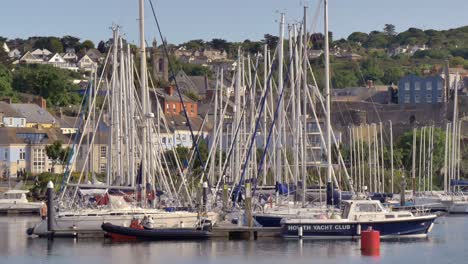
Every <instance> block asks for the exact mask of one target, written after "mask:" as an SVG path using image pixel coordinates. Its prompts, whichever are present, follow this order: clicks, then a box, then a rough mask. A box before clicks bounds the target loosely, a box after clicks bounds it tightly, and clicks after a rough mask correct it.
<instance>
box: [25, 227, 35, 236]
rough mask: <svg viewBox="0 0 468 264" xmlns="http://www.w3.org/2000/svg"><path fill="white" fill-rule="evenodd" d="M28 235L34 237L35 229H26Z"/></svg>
mask: <svg viewBox="0 0 468 264" xmlns="http://www.w3.org/2000/svg"><path fill="white" fill-rule="evenodd" d="M26 234H27V235H28V236H32V235H33V234H34V227H30V228H28V229H26Z"/></svg>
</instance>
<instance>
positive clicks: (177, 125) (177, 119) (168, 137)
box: [153, 114, 211, 150]
mask: <svg viewBox="0 0 468 264" xmlns="http://www.w3.org/2000/svg"><path fill="white" fill-rule="evenodd" d="M165 118H166V121H167V126H168V128H169V131H167V130H165V127H164V128H161V131H163V132H161V133H160V134H159V136H158V135H157V134H155V135H154V141H153V142H159V143H160V144H161V145H160V146H161V147H162V148H163V149H166V150H168V149H173V148H175V147H186V148H192V147H193V146H194V141H193V140H192V134H191V133H190V129H189V127H188V124H187V119H186V118H185V117H184V116H183V115H178V114H166V115H165ZM189 120H190V125H191V127H192V131H193V134H194V136H195V137H199V136H201V137H202V138H203V139H205V140H208V138H209V137H208V136H209V131H210V129H211V127H210V126H209V125H208V124H206V122H205V124H204V123H203V119H202V118H201V117H199V116H196V117H190V118H189ZM202 126H203V128H202Z"/></svg>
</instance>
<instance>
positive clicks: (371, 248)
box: [361, 227, 380, 256]
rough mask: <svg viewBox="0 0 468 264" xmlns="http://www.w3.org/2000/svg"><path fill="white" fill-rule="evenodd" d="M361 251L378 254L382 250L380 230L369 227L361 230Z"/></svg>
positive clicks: (373, 254) (366, 253)
mask: <svg viewBox="0 0 468 264" xmlns="http://www.w3.org/2000/svg"><path fill="white" fill-rule="evenodd" d="M361 251H362V252H363V254H365V255H372V256H375V255H378V254H379V251H380V232H379V231H377V230H372V227H369V228H368V229H367V230H364V231H361Z"/></svg>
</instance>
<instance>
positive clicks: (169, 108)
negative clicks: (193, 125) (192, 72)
mask: <svg viewBox="0 0 468 264" xmlns="http://www.w3.org/2000/svg"><path fill="white" fill-rule="evenodd" d="M156 93H157V95H158V100H159V102H160V104H161V106H162V107H163V111H164V114H172V115H183V114H184V113H183V111H184V110H183V108H182V103H181V102H180V98H179V95H178V94H177V90H176V88H175V87H173V86H168V87H166V88H164V89H156ZM182 100H183V101H184V104H185V109H186V111H187V115H188V116H189V117H197V116H198V103H197V102H196V101H194V100H192V99H190V98H188V97H187V96H185V95H182Z"/></svg>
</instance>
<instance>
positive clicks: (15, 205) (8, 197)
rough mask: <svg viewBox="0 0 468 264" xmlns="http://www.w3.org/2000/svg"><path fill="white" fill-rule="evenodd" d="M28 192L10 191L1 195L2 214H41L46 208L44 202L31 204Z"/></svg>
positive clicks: (0, 209) (0, 211)
mask: <svg viewBox="0 0 468 264" xmlns="http://www.w3.org/2000/svg"><path fill="white" fill-rule="evenodd" d="M28 192H29V191H26V190H8V191H6V192H4V193H3V194H1V195H0V213H7V214H13V213H18V214H22V213H33V214H39V213H40V212H41V208H42V207H43V206H44V203H42V202H29V201H28V199H27V198H26V194H27V193H28Z"/></svg>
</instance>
